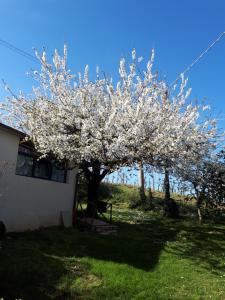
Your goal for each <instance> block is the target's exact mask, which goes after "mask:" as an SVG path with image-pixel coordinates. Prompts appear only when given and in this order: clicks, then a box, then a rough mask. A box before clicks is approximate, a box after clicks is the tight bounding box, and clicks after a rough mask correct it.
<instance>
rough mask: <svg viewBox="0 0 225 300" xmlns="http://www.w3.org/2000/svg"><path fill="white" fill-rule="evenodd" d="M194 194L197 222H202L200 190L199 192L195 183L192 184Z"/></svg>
mask: <svg viewBox="0 0 225 300" xmlns="http://www.w3.org/2000/svg"><path fill="white" fill-rule="evenodd" d="M194 190H195V195H196V207H197V215H198V221H199V223H201V222H202V212H201V205H202V192H199V191H198V189H197V187H196V185H194Z"/></svg>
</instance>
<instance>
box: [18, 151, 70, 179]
mask: <svg viewBox="0 0 225 300" xmlns="http://www.w3.org/2000/svg"><path fill="white" fill-rule="evenodd" d="M66 173H67V172H66V170H65V168H64V165H63V164H62V163H53V162H51V161H50V160H48V159H38V155H37V153H36V152H35V151H34V150H33V149H32V148H27V147H25V146H19V151H18V157H17V165H16V175H21V176H29V177H35V178H41V179H47V180H52V181H57V182H64V183H65V182H66V175H67V174H66Z"/></svg>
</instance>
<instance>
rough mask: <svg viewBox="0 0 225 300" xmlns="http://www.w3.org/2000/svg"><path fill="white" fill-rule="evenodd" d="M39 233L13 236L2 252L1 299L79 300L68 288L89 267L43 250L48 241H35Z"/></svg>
mask: <svg viewBox="0 0 225 300" xmlns="http://www.w3.org/2000/svg"><path fill="white" fill-rule="evenodd" d="M42 231H43V233H44V236H45V235H46V236H47V235H48V234H51V233H52V232H51V230H50V231H48V229H46V230H40V231H39V234H40V235H41V232H42ZM37 234H38V231H36V232H27V233H21V234H11V235H9V239H8V240H7V244H6V245H5V247H4V248H3V249H2V250H0V298H3V299H4V300H11V299H13V300H15V299H23V300H26V299H29V300H30V299H34V300H35V299H43V300H45V299H46V300H49V299H57V300H60V299H76V298H74V295H75V294H76V293H75V294H74V293H72V291H71V290H70V289H69V288H68V286H69V284H70V282H71V281H73V282H75V280H76V279H77V278H80V277H82V276H85V275H86V273H87V272H88V269H89V266H88V265H87V264H85V265H84V264H80V263H79V262H78V261H77V260H76V259H74V260H73V261H66V259H65V258H62V257H60V256H54V255H52V254H50V253H49V254H48V253H47V252H44V251H42V247H47V244H46V243H47V240H45V239H40V240H38V239H36V238H35V236H36V235H37ZM67 285H68V286H67ZM72 295H73V297H71V296H72ZM78 295H79V292H78Z"/></svg>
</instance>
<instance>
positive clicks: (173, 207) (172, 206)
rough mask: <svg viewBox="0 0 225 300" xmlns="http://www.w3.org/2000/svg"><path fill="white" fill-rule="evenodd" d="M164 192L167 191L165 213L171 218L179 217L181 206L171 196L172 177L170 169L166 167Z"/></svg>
mask: <svg viewBox="0 0 225 300" xmlns="http://www.w3.org/2000/svg"><path fill="white" fill-rule="evenodd" d="M164 193H165V198H164V199H165V215H166V216H167V217H170V218H178V217H179V207H178V205H177V203H176V202H175V201H174V200H173V199H172V198H171V197H170V178H169V170H168V169H167V168H165V177H164Z"/></svg>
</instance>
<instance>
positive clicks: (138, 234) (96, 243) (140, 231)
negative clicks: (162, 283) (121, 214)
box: [37, 219, 179, 271]
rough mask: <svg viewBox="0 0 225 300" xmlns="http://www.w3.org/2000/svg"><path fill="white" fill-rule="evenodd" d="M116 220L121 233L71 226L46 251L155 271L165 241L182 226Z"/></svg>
mask: <svg viewBox="0 0 225 300" xmlns="http://www.w3.org/2000/svg"><path fill="white" fill-rule="evenodd" d="M115 224H116V225H118V234H115V235H101V234H97V233H94V232H89V231H78V230H76V229H72V230H67V231H66V232H65V236H64V237H63V240H61V238H60V236H59V237H58V245H57V246H53V247H52V246H51V247H50V246H49V245H50V244H51V245H52V244H53V241H52V242H51V241H49V242H48V246H47V244H46V247H45V246H44V248H42V251H44V252H45V253H48V254H50V255H57V256H62V255H63V256H67V257H77V258H80V257H90V258H95V259H99V260H104V261H111V262H114V263H119V264H126V265H129V266H131V267H134V268H138V269H142V270H144V271H151V270H153V269H154V268H155V266H156V265H157V263H158V260H159V257H160V253H161V251H162V250H163V249H164V246H165V244H166V243H167V242H168V241H170V242H172V241H175V240H176V235H177V233H178V230H179V228H174V227H173V228H170V226H168V224H166V223H165V222H161V221H160V219H155V220H151V221H149V222H147V223H144V222H142V223H135V224H128V223H124V222H117V223H115ZM37 234H38V232H37ZM42 239H43V236H42Z"/></svg>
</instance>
